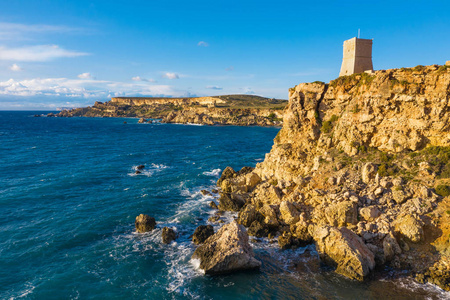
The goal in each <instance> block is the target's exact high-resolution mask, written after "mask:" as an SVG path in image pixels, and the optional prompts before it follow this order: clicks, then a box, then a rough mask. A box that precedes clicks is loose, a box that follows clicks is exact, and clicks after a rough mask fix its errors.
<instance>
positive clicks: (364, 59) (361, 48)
mask: <svg viewBox="0 0 450 300" xmlns="http://www.w3.org/2000/svg"><path fill="white" fill-rule="evenodd" d="M372 42H373V41H372V40H369V39H359V38H356V37H354V38H351V39H349V40H346V41H344V56H343V58H342V66H341V72H340V73H339V76H344V75H352V74H355V73H362V72H364V71H368V70H370V71H373V64H372Z"/></svg>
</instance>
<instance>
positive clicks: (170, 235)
mask: <svg viewBox="0 0 450 300" xmlns="http://www.w3.org/2000/svg"><path fill="white" fill-rule="evenodd" d="M161 237H162V242H163V243H164V244H170V243H171V242H172V241H174V240H175V239H176V238H177V234H176V232H175V230H173V229H172V228H169V227H164V228H163V230H162V233H161Z"/></svg>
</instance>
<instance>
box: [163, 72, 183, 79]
mask: <svg viewBox="0 0 450 300" xmlns="http://www.w3.org/2000/svg"><path fill="white" fill-rule="evenodd" d="M162 77H164V78H168V79H178V78H180V76H179V75H178V74H177V73H171V72H167V73H164V74H163V75H162Z"/></svg>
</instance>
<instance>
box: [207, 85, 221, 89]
mask: <svg viewBox="0 0 450 300" xmlns="http://www.w3.org/2000/svg"><path fill="white" fill-rule="evenodd" d="M206 88H207V89H210V90H222V88H221V87H218V86H215V85H208V86H207V87H206Z"/></svg>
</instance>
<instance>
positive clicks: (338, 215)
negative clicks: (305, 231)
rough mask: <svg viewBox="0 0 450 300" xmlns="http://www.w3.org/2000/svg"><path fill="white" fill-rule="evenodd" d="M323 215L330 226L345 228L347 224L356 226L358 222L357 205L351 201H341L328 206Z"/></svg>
mask: <svg viewBox="0 0 450 300" xmlns="http://www.w3.org/2000/svg"><path fill="white" fill-rule="evenodd" d="M325 215H326V218H327V220H328V223H329V224H330V225H332V226H339V227H340V226H347V224H356V223H357V221H358V210H357V205H356V203H355V202H352V201H343V202H340V203H336V204H333V205H330V206H328V207H327V208H326V210H325Z"/></svg>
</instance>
